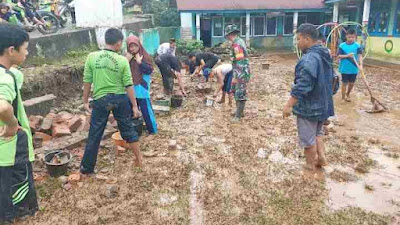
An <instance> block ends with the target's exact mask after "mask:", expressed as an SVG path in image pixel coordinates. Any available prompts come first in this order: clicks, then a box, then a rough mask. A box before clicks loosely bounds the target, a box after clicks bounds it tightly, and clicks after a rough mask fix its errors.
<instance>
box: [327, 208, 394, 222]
mask: <svg viewBox="0 0 400 225" xmlns="http://www.w3.org/2000/svg"><path fill="white" fill-rule="evenodd" d="M322 224H324V225H361V224H368V225H386V224H390V218H389V217H387V216H381V215H378V214H375V213H371V212H365V211H364V210H362V209H360V208H347V209H343V210H339V211H336V212H335V213H333V214H329V215H327V216H325V218H324V222H323V223H322Z"/></svg>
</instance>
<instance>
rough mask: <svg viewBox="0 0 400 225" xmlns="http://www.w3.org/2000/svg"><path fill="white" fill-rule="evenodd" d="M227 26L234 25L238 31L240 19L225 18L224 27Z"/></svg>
mask: <svg viewBox="0 0 400 225" xmlns="http://www.w3.org/2000/svg"><path fill="white" fill-rule="evenodd" d="M228 25H236V26H237V27H238V28H239V29H240V17H225V18H224V27H226V26H228Z"/></svg>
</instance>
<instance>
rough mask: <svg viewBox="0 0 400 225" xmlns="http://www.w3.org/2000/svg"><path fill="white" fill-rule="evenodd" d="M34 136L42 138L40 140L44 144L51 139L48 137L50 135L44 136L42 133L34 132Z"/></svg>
mask: <svg viewBox="0 0 400 225" xmlns="http://www.w3.org/2000/svg"><path fill="white" fill-rule="evenodd" d="M35 136H39V137H42V139H43V141H44V142H46V141H51V139H53V137H52V136H50V135H48V134H45V133H42V132H36V133H35Z"/></svg>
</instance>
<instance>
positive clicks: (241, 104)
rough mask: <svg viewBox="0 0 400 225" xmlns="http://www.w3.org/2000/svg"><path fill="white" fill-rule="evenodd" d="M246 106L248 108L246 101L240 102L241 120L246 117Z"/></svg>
mask: <svg viewBox="0 0 400 225" xmlns="http://www.w3.org/2000/svg"><path fill="white" fill-rule="evenodd" d="M245 106H246V100H244V101H240V102H239V113H240V114H239V115H240V117H241V118H242V117H244V108H245Z"/></svg>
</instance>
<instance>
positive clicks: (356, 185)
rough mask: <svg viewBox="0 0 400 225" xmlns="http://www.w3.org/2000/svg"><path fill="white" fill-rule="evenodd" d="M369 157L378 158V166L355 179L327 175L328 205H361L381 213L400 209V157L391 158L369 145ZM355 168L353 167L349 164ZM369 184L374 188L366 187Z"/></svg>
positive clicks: (338, 207) (339, 207)
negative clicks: (335, 177) (339, 178)
mask: <svg viewBox="0 0 400 225" xmlns="http://www.w3.org/2000/svg"><path fill="white" fill-rule="evenodd" d="M369 152H370V153H369V156H370V158H372V159H374V160H376V161H377V162H378V166H377V168H375V169H371V170H370V172H369V173H368V174H366V175H365V176H361V177H360V180H358V181H356V182H336V181H333V180H331V179H327V182H326V185H327V187H328V189H329V190H330V192H329V199H328V201H327V205H328V206H329V207H330V208H331V209H333V210H338V209H342V208H346V207H360V208H362V209H364V210H367V211H372V212H375V213H379V214H390V215H395V214H396V213H398V212H399V211H400V169H398V168H397V167H398V166H400V160H398V159H397V160H396V159H392V158H388V157H386V156H385V155H384V152H383V151H381V150H380V149H370V151H369ZM346 170H347V171H350V170H351V172H353V169H350V168H347V169H346ZM366 185H368V186H370V187H372V188H373V190H367V189H366Z"/></svg>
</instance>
